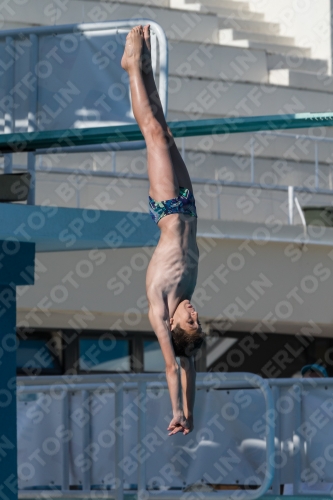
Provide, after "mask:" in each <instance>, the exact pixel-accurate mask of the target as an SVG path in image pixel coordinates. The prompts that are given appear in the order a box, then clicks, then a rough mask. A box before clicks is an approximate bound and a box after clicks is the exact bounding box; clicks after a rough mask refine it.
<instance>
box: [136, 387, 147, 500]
mask: <svg viewBox="0 0 333 500" xmlns="http://www.w3.org/2000/svg"><path fill="white" fill-rule="evenodd" d="M146 390H147V385H146V382H139V383H138V397H141V398H142V400H143V401H145V399H146ZM142 395H143V396H142ZM138 412H139V422H138V426H139V427H138V442H139V443H142V440H143V439H144V437H145V434H146V414H145V412H144V411H143V410H141V409H140V408H138ZM138 466H139V467H138V498H140V494H141V492H143V491H146V462H145V461H144V460H142V461H139V464H138Z"/></svg>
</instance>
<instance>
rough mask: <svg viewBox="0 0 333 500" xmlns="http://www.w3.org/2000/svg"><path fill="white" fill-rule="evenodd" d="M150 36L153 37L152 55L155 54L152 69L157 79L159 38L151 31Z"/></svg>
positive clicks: (151, 39) (151, 40)
mask: <svg viewBox="0 0 333 500" xmlns="http://www.w3.org/2000/svg"><path fill="white" fill-rule="evenodd" d="M150 35H151V36H150V43H151V53H152V54H153V58H152V62H151V63H152V64H151V67H152V70H153V75H154V78H155V77H156V70H157V36H156V34H155V33H154V31H153V30H151V33H150Z"/></svg>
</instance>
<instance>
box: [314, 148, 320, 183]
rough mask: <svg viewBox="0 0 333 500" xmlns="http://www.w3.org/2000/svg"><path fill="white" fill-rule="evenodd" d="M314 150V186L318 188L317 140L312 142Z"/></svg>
mask: <svg viewBox="0 0 333 500" xmlns="http://www.w3.org/2000/svg"><path fill="white" fill-rule="evenodd" d="M314 150H315V187H316V189H318V187H319V163H318V142H317V141H316V142H315V143H314Z"/></svg>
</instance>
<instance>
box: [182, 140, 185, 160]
mask: <svg viewBox="0 0 333 500" xmlns="http://www.w3.org/2000/svg"><path fill="white" fill-rule="evenodd" d="M182 158H183V162H184V163H185V137H182Z"/></svg>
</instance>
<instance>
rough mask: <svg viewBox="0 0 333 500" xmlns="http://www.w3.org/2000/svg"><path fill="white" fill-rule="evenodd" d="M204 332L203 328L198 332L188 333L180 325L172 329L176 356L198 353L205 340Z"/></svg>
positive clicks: (188, 355) (187, 356)
mask: <svg viewBox="0 0 333 500" xmlns="http://www.w3.org/2000/svg"><path fill="white" fill-rule="evenodd" d="M204 336H205V335H204V333H202V331H201V329H198V330H197V331H196V332H193V333H187V332H186V331H185V330H183V328H181V327H180V326H179V325H176V326H175V328H174V329H173V330H171V339H172V345H173V348H174V351H175V355H176V356H184V357H186V358H189V357H190V356H193V355H194V354H196V353H197V351H198V350H199V349H200V347H201V346H202V343H203V341H204Z"/></svg>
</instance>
